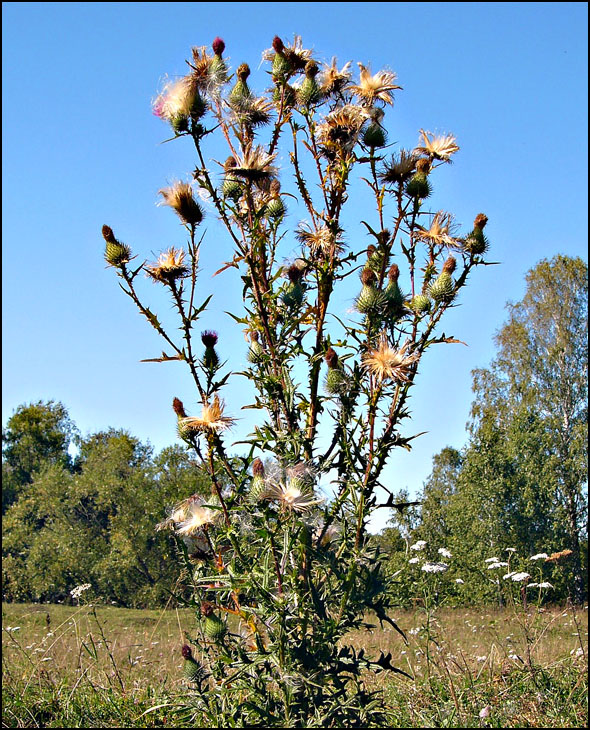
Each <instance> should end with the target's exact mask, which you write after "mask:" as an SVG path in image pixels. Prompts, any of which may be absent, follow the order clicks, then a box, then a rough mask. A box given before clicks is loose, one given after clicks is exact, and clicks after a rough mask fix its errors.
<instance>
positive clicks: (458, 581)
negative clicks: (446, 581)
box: [455, 578, 465, 585]
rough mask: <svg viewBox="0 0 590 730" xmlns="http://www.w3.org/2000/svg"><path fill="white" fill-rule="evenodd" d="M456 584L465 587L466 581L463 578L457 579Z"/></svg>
mask: <svg viewBox="0 0 590 730" xmlns="http://www.w3.org/2000/svg"><path fill="white" fill-rule="evenodd" d="M455 583H457V584H458V585H463V583H465V581H464V580H463V578H455Z"/></svg>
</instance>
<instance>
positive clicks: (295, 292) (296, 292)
mask: <svg viewBox="0 0 590 730" xmlns="http://www.w3.org/2000/svg"><path fill="white" fill-rule="evenodd" d="M281 299H282V300H283V303H284V304H285V306H287V307H289V308H293V309H295V308H297V307H299V306H300V305H301V302H302V301H303V288H302V286H301V284H300V283H299V282H298V281H291V282H289V284H287V286H286V287H285V289H284V290H283V293H282V294H281Z"/></svg>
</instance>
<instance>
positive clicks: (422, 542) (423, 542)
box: [410, 540, 426, 550]
mask: <svg viewBox="0 0 590 730" xmlns="http://www.w3.org/2000/svg"><path fill="white" fill-rule="evenodd" d="M425 547H426V540H418V541H417V542H415V543H414V544H413V545H410V550H424V548H425Z"/></svg>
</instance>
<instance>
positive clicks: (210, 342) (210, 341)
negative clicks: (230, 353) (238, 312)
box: [201, 330, 218, 347]
mask: <svg viewBox="0 0 590 730" xmlns="http://www.w3.org/2000/svg"><path fill="white" fill-rule="evenodd" d="M217 340H218V335H217V332H213V330H205V331H204V332H201V342H202V343H203V344H204V345H205V347H215V345H216V344H217Z"/></svg>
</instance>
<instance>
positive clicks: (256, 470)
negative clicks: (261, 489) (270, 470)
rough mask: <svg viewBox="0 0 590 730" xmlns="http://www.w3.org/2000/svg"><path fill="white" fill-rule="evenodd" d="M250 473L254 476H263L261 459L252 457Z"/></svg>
mask: <svg viewBox="0 0 590 730" xmlns="http://www.w3.org/2000/svg"><path fill="white" fill-rule="evenodd" d="M252 474H253V475H254V476H255V477H264V464H263V463H262V459H258V458H256V459H254V461H253V462H252Z"/></svg>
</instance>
